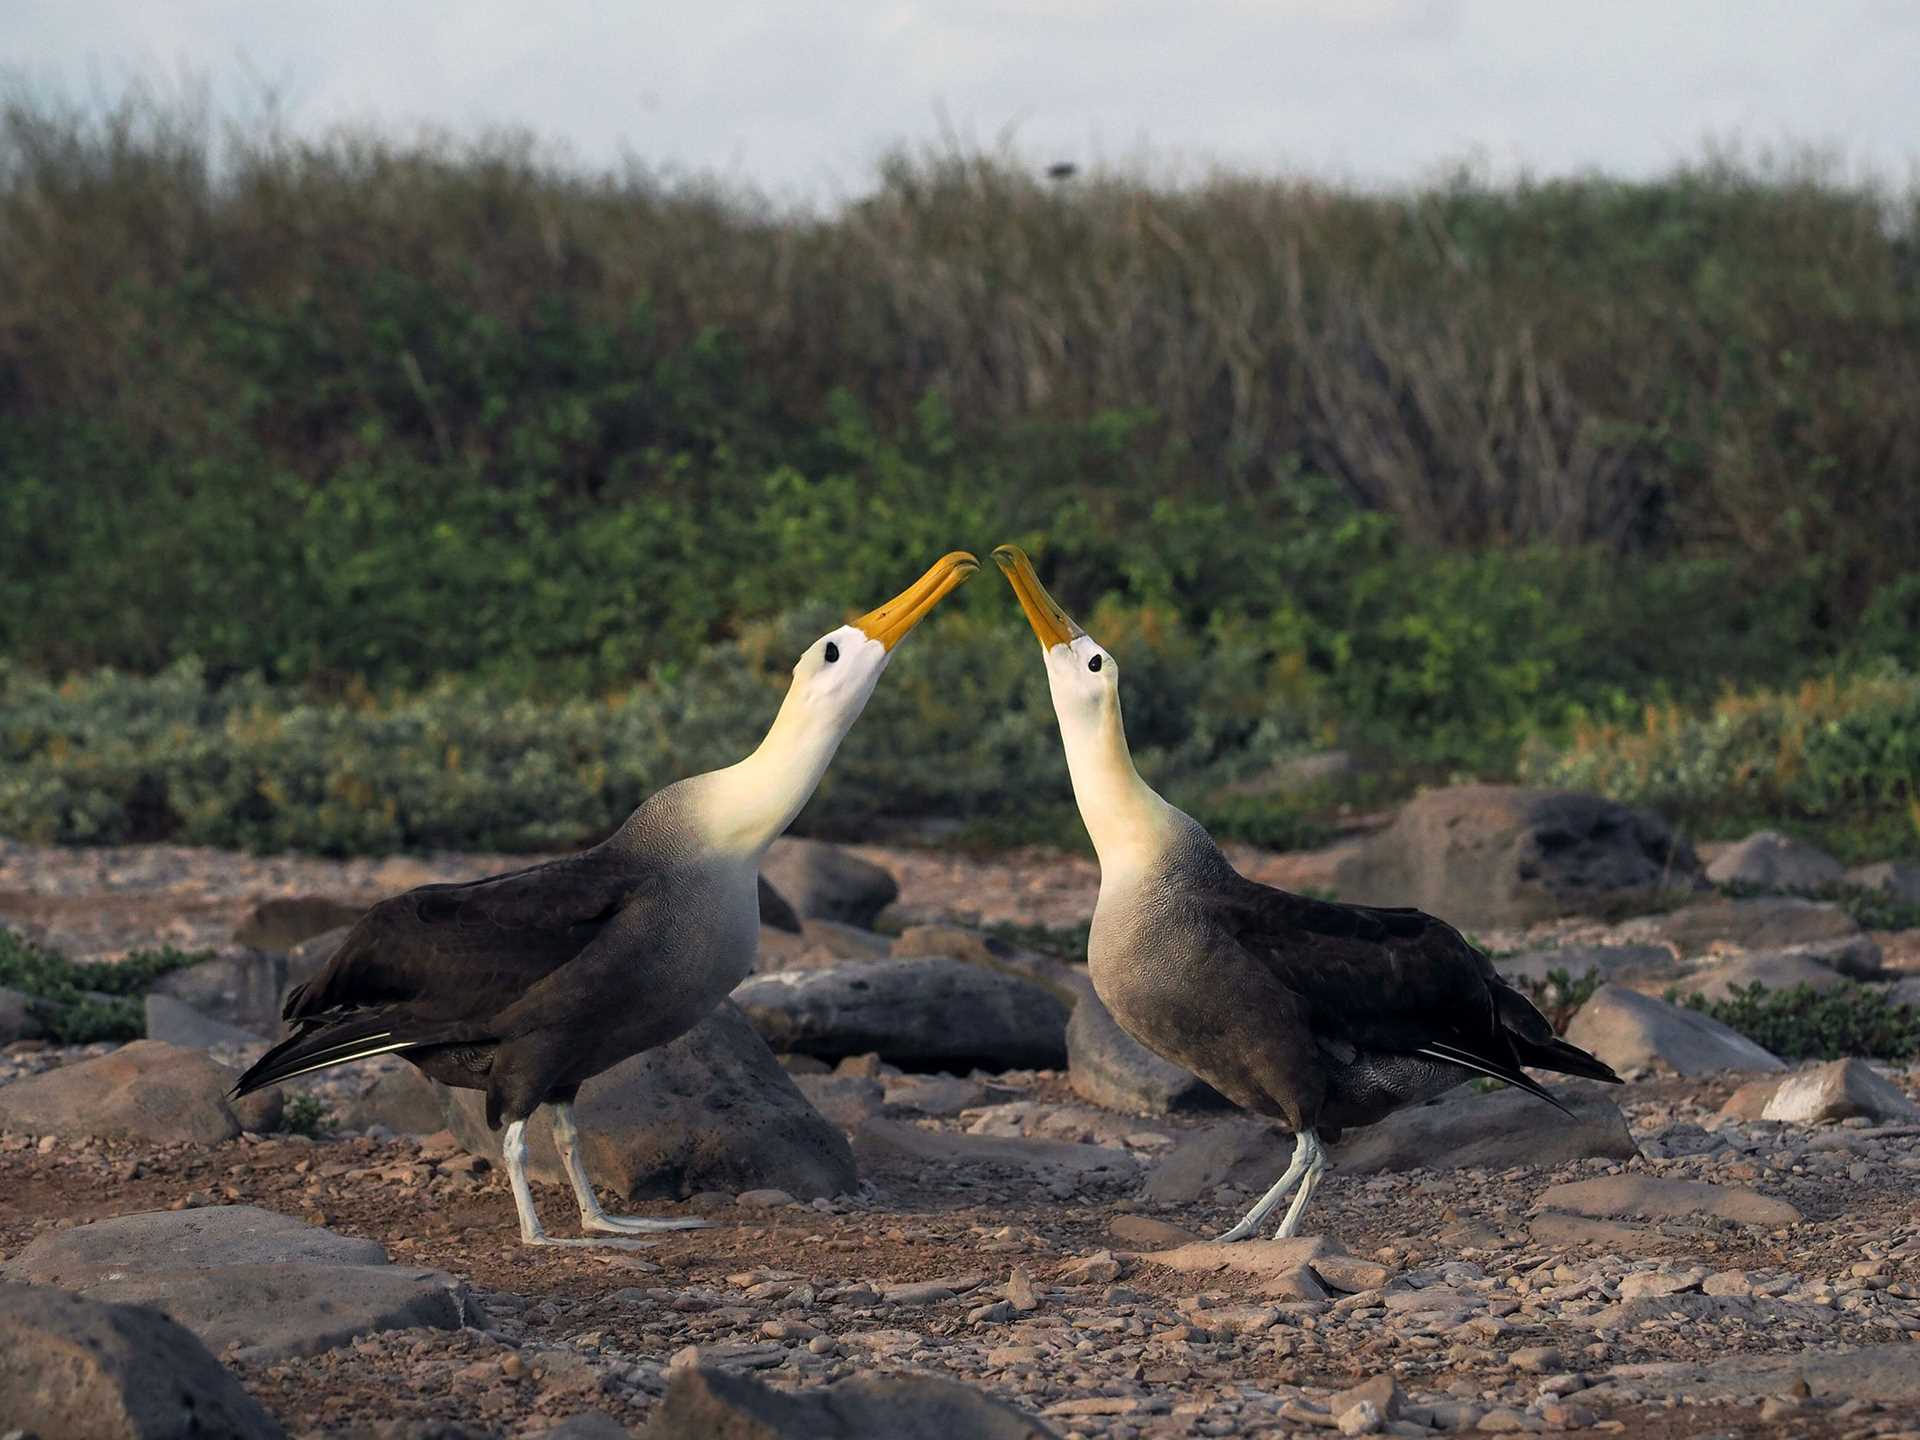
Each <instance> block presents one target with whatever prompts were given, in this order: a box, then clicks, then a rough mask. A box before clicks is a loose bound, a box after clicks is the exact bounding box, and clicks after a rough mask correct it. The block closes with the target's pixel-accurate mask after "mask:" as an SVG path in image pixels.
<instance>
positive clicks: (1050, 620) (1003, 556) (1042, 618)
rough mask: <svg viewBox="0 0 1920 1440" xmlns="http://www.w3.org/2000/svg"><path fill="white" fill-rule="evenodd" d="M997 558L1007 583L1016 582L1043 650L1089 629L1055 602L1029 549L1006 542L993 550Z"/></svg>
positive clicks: (1022, 605)
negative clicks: (1083, 626) (1028, 553)
mask: <svg viewBox="0 0 1920 1440" xmlns="http://www.w3.org/2000/svg"><path fill="white" fill-rule="evenodd" d="M993 559H994V563H995V564H997V565H998V566H999V567H1000V568H1001V569H1002V570H1004V571H1005V572H1006V576H1007V583H1008V584H1009V585H1011V586H1013V593H1014V594H1015V595H1016V596H1017V597H1018V598H1019V600H1020V608H1021V609H1022V610H1024V611H1026V612H1027V623H1028V624H1029V625H1031V626H1033V633H1034V634H1036V635H1038V636H1039V637H1040V648H1041V649H1042V650H1051V649H1052V648H1053V647H1054V646H1056V645H1065V644H1068V643H1070V642H1071V641H1074V640H1077V639H1079V638H1080V637H1081V636H1082V635H1084V634H1086V633H1087V632H1086V631H1084V630H1082V629H1081V628H1080V627H1079V626H1078V625H1076V624H1074V623H1073V617H1072V616H1070V615H1068V614H1067V612H1066V611H1064V610H1062V609H1061V608H1060V607H1059V606H1058V605H1057V604H1055V603H1054V599H1053V597H1052V596H1051V595H1049V594H1048V593H1047V587H1046V586H1044V585H1042V584H1041V583H1040V577H1039V576H1038V575H1036V574H1034V573H1033V561H1031V560H1029V559H1028V558H1027V552H1026V551H1024V550H1022V549H1021V548H1020V547H1019V546H1018V545H1002V546H1001V547H1000V548H999V549H997V550H995V551H994V552H993Z"/></svg>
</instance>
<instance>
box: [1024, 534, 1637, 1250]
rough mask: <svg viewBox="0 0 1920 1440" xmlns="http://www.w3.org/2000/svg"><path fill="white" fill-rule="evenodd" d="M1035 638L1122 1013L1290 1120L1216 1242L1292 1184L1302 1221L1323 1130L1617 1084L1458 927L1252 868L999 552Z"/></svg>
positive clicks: (1099, 970) (1037, 587)
mask: <svg viewBox="0 0 1920 1440" xmlns="http://www.w3.org/2000/svg"><path fill="white" fill-rule="evenodd" d="M993 558H994V560H995V561H996V562H997V563H998V564H999V566H1000V568H1001V569H1002V570H1003V571H1005V572H1006V576H1007V579H1008V581H1009V582H1010V583H1011V584H1012V586H1013V589H1014V593H1015V594H1016V595H1017V596H1018V597H1019V600H1020V606H1021V608H1022V609H1023V610H1025V611H1026V615H1027V620H1028V623H1030V624H1031V625H1032V626H1033V631H1034V634H1035V635H1037V636H1039V637H1040V648H1041V652H1042V654H1043V656H1044V658H1045V661H1046V669H1047V684H1048V688H1049V689H1050V690H1051V691H1052V694H1053V708H1054V714H1055V716H1056V717H1057V718H1058V720H1059V722H1060V739H1061V742H1062V744H1063V746H1064V748H1065V750H1066V754H1067V770H1068V773H1069V774H1070V776H1071V778H1072V781H1073V795H1074V800H1075V801H1076V803H1077V804H1078V805H1079V807H1080V817H1081V819H1082V821H1083V822H1084V823H1085V825H1086V827H1087V834H1088V835H1089V836H1090V837H1091V838H1092V840H1093V848H1094V850H1095V852H1096V853H1097V854H1098V856H1099V859H1100V898H1099V901H1098V902H1097V904H1096V905H1095V907H1094V912H1093V930H1092V934H1091V936H1090V937H1089V939H1088V942H1087V970H1088V975H1089V978H1090V979H1091V980H1092V981H1093V988H1094V992H1095V993H1096V994H1097V995H1099V997H1100V1000H1101V1002H1102V1003H1103V1004H1105V1005H1106V1007H1107V1008H1108V1009H1109V1010H1110V1011H1112V1012H1113V1018H1114V1019H1115V1020H1116V1021H1117V1022H1119V1025H1120V1027H1121V1028H1122V1029H1123V1030H1125V1031H1126V1032H1127V1033H1128V1034H1129V1035H1131V1036H1133V1038H1134V1039H1136V1040H1138V1041H1139V1042H1140V1043H1141V1044H1143V1045H1145V1046H1146V1047H1147V1048H1148V1049H1149V1050H1152V1051H1153V1052H1154V1053H1155V1054H1158V1055H1161V1056H1163V1057H1165V1058H1166V1059H1168V1060H1171V1061H1173V1062H1174V1063H1175V1064H1176V1065H1182V1066H1185V1067H1186V1068H1187V1069H1188V1070H1190V1071H1192V1072H1193V1073H1194V1074H1195V1075H1198V1076H1199V1077H1200V1078H1201V1079H1203V1080H1205V1081H1206V1082H1207V1083H1208V1084H1210V1085H1212V1086H1213V1088H1214V1089H1216V1090H1218V1091H1219V1092H1220V1093H1221V1094H1222V1095H1225V1096H1226V1097H1227V1098H1228V1099H1229V1100H1231V1101H1233V1102H1234V1103H1235V1104H1237V1105H1240V1106H1242V1107H1243V1108H1245V1109H1248V1110H1252V1111H1254V1112H1255V1113H1256V1114H1260V1115H1265V1116H1269V1117H1271V1118H1272V1119H1275V1120H1278V1121H1280V1122H1281V1123H1283V1124H1284V1125H1285V1126H1286V1127H1287V1129H1288V1130H1290V1131H1291V1132H1292V1133H1293V1135H1294V1151H1293V1161H1292V1163H1291V1164H1290V1165H1288V1166H1287V1169H1286V1173H1285V1174H1283V1175H1282V1176H1281V1177H1280V1179H1279V1180H1278V1182H1276V1183H1275V1185H1274V1186H1273V1188H1272V1189H1271V1190H1269V1191H1267V1193H1266V1194H1265V1195H1263V1196H1261V1197H1260V1199H1259V1201H1258V1202H1257V1203H1256V1204H1255V1205H1254V1207H1253V1208H1252V1209H1251V1210H1249V1211H1248V1212H1247V1213H1246V1215H1244V1216H1243V1217H1242V1218H1241V1220H1240V1222H1239V1223H1238V1224H1237V1225H1235V1226H1234V1227H1233V1228H1232V1229H1230V1230H1228V1231H1227V1232H1226V1233H1225V1234H1224V1235H1222V1236H1220V1239H1221V1240H1244V1239H1246V1238H1247V1237H1249V1236H1251V1235H1253V1234H1256V1233H1257V1232H1258V1231H1259V1229H1260V1226H1261V1225H1262V1224H1263V1223H1264V1222H1265V1221H1266V1218H1267V1216H1268V1215H1270V1214H1272V1213H1273V1211H1274V1210H1275V1209H1276V1208H1277V1207H1278V1206H1279V1204H1280V1202H1281V1201H1282V1200H1283V1199H1285V1198H1286V1196H1287V1193H1288V1192H1289V1191H1290V1190H1292V1189H1293V1188H1294V1186H1295V1185H1298V1186H1299V1192H1298V1194H1297V1195H1295V1197H1294V1200H1293V1204H1292V1205H1291V1206H1289V1207H1288V1210H1287V1213H1286V1216H1285V1218H1284V1219H1283V1220H1282V1221H1281V1223H1280V1227H1279V1230H1278V1231H1277V1232H1276V1233H1277V1234H1278V1235H1280V1236H1282V1237H1285V1236H1290V1235H1294V1234H1297V1233H1298V1232H1299V1228H1300V1220H1301V1217H1302V1216H1303V1215H1304V1214H1305V1213H1306V1208H1307V1204H1308V1201H1309V1200H1310V1199H1311V1197H1312V1195H1313V1191H1314V1187H1315V1186H1316V1185H1318V1184H1319V1181H1320V1176H1321V1173H1322V1172H1323V1171H1324V1170H1325V1169H1326V1165H1327V1158H1326V1152H1325V1149H1324V1147H1323V1146H1322V1144H1321V1141H1322V1138H1323V1137H1324V1138H1326V1139H1328V1140H1334V1139H1338V1138H1339V1132H1340V1131H1341V1130H1343V1129H1346V1128H1349V1127H1352V1126H1356V1125H1371V1124H1373V1123H1374V1122H1375V1121H1377V1120H1381V1119H1384V1118H1385V1117H1386V1116H1387V1115H1389V1114H1391V1113H1392V1112H1393V1111H1395V1110H1398V1109H1400V1108H1401V1107H1402V1106H1405V1105H1412V1104H1416V1103H1418V1102H1420V1101H1423V1100H1428V1099H1431V1098H1433V1097H1434V1096H1436V1095H1439V1094H1440V1093H1442V1092H1443V1091H1446V1090H1450V1089H1452V1088H1453V1087H1454V1086H1455V1085H1458V1084H1460V1083H1461V1082H1462V1081H1465V1080H1470V1079H1472V1078H1473V1077H1474V1076H1476V1075H1490V1076H1493V1077H1494V1078H1496V1079H1499V1080H1503V1081H1505V1082H1506V1083H1507V1084H1509V1085H1515V1086H1518V1087H1519V1088H1521V1089H1523V1090H1526V1091H1528V1092H1529V1093H1530V1094H1533V1095H1537V1096H1539V1097H1540V1098H1541V1099H1542V1100H1545V1101H1547V1102H1548V1103H1549V1104H1551V1105H1555V1106H1558V1107H1559V1108H1560V1109H1562V1110H1564V1109H1565V1108H1566V1107H1565V1106H1561V1105H1560V1103H1559V1101H1557V1100H1555V1099H1554V1098H1553V1097H1552V1096H1551V1095H1550V1094H1548V1092H1547V1091H1546V1090H1544V1089H1543V1088H1541V1086H1540V1085H1539V1084H1538V1083H1537V1082H1536V1081H1534V1080H1533V1079H1532V1078H1531V1077H1529V1076H1528V1075H1527V1074H1526V1072H1525V1071H1524V1070H1522V1069H1521V1066H1523V1065H1530V1066H1533V1067H1534V1068H1535V1069H1539V1070H1553V1071H1559V1072H1561V1073H1563V1074H1567V1075H1580V1076H1585V1077H1587V1078H1589V1079H1593V1080H1609V1081H1613V1082H1614V1083H1616V1084H1617V1083H1619V1078H1620V1077H1619V1076H1617V1075H1615V1074H1614V1073H1613V1071H1612V1070H1611V1069H1609V1068H1608V1067H1607V1066H1606V1065H1604V1064H1602V1063H1601V1062H1600V1061H1599V1060H1597V1059H1595V1058H1594V1057H1593V1056H1591V1055H1589V1054H1587V1052H1586V1051H1584V1050H1581V1049H1578V1048H1577V1047H1575V1046H1572V1045H1569V1044H1567V1043H1566V1042H1565V1041H1564V1040H1560V1039H1558V1038H1556V1037H1555V1035H1554V1033H1553V1028H1552V1026H1550V1025H1549V1024H1548V1023H1547V1021H1546V1018H1545V1017H1544V1016H1542V1015H1541V1014H1540V1012H1539V1011H1538V1010H1536V1009H1535V1008H1534V1007H1533V1005H1532V1004H1531V1003H1529V1002H1528V1000H1527V998H1526V997H1525V996H1524V995H1522V994H1521V993H1520V992H1519V991H1517V990H1515V989H1513V988H1512V987H1510V986H1509V985H1507V984H1506V982H1505V981H1503V980H1501V978H1500V977H1499V976H1498V975H1497V974H1495V973H1494V970H1493V967H1492V966H1491V965H1490V964H1488V963H1487V958H1486V957H1485V956H1484V955H1482V954H1481V953H1480V952H1479V951H1478V950H1476V949H1474V948H1473V946H1471V945H1469V944H1468V943H1467V942H1466V940H1465V939H1463V938H1462V937H1461V935H1460V932H1459V931H1457V930H1455V929H1454V928H1453V927H1452V926H1451V925H1448V924H1446V923H1445V922H1444V921H1440V920H1436V919H1434V918H1433V917H1432V916H1431V915H1426V914H1423V913H1421V912H1420V911H1418V910H1413V909H1380V908H1376V907H1373V906H1366V905H1341V904H1335V903H1332V902H1329V901H1324V900H1312V899H1308V898H1307V897H1305V896H1302V895H1290V894H1288V893H1287V892H1286V891H1284V890H1276V889H1274V888H1272V887H1271V886H1267V885H1261V884H1257V883H1256V882H1254V881H1252V880H1249V879H1247V878H1246V877H1245V876H1244V875H1241V874H1240V873H1239V872H1238V871H1237V870H1235V869H1234V868H1233V866H1232V865H1230V864H1228V863H1227V859H1226V857H1225V856H1224V855H1222V854H1221V853H1220V849H1219V847H1218V846H1217V845H1215V844H1214V843H1213V839H1212V837H1211V836H1209V835H1208V834H1207V832H1206V831H1205V830H1204V829H1202V828H1201V827H1200V825H1199V824H1198V823H1197V822H1196V821H1194V820H1193V819H1192V818H1191V817H1190V816H1188V815H1186V814H1184V813H1182V812H1181V811H1179V810H1177V809H1175V808H1174V807H1173V806H1171V805H1169V804H1168V803H1167V802H1166V801H1165V800H1163V799H1161V798H1160V796H1159V795H1157V794H1155V793H1154V791H1153V790H1152V789H1151V788H1149V787H1148V785H1147V783H1146V782H1145V781H1144V780H1142V779H1141V778H1140V776H1139V774H1138V772H1136V771H1135V770H1134V768H1133V757H1132V755H1131V754H1130V752H1129V751H1128V749H1127V737H1126V730H1125V728H1124V726H1123V725H1122V723H1121V718H1120V677H1119V667H1118V666H1117V665H1115V664H1114V661H1113V656H1112V655H1111V654H1109V653H1108V652H1107V651H1106V650H1104V649H1103V648H1101V646H1100V645H1099V643H1098V642H1097V641H1095V640H1094V638H1093V637H1092V636H1090V635H1088V634H1087V632H1086V631H1084V630H1082V629H1081V628H1080V627H1079V626H1078V625H1076V624H1074V622H1073V621H1072V620H1071V619H1069V618H1068V616H1067V613H1066V612H1065V611H1064V610H1062V609H1061V608H1060V607H1059V606H1058V605H1057V604H1055V603H1054V600H1053V597H1052V596H1050V595H1049V594H1047V592H1046V589H1045V587H1043V586H1042V585H1041V583H1040V580H1039V577H1038V576H1036V575H1035V574H1034V572H1033V564H1032V562H1031V561H1029V560H1028V559H1027V557H1026V555H1025V554H1024V553H1023V552H1021V551H1020V550H1019V549H1018V548H1016V547H1015V546H1012V545H1003V546H1001V547H1000V548H999V549H998V550H995V551H994V552H993Z"/></svg>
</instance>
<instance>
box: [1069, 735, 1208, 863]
mask: <svg viewBox="0 0 1920 1440" xmlns="http://www.w3.org/2000/svg"><path fill="white" fill-rule="evenodd" d="M1059 718H1060V739H1061V743H1062V744H1063V745H1064V747H1065V749H1066V752H1067V773H1068V774H1069V775H1071V776H1072V778H1073V798H1074V801H1075V803H1076V804H1078V805H1079V807H1080V819H1081V821H1082V822H1083V823H1084V824H1085V825H1086V827H1087V834H1088V836H1089V837H1090V838H1091V839H1092V840H1093V848H1094V850H1095V852H1096V853H1097V854H1098V855H1099V857H1100V875H1101V880H1102V883H1103V884H1104V883H1106V882H1107V881H1109V880H1111V879H1112V878H1113V877H1115V876H1116V875H1127V874H1132V873H1134V872H1136V871H1139V870H1143V869H1145V868H1146V867H1147V866H1149V865H1151V864H1152V863H1153V862H1154V861H1156V860H1158V859H1159V858H1160V857H1161V856H1162V855H1164V854H1165V853H1166V851H1167V849H1168V847H1169V846H1170V845H1172V844H1173V842H1174V841H1175V839H1176V838H1178V836H1179V834H1180V832H1181V830H1182V828H1183V827H1184V826H1185V825H1190V824H1191V823H1192V822H1191V821H1189V820H1187V818H1186V816H1184V815H1183V814H1181V812H1180V811H1178V810H1176V809H1174V807H1173V806H1171V805H1169V804H1168V803H1167V802H1166V801H1165V800H1162V799H1161V798H1160V797H1159V795H1157V794H1156V793H1155V792H1154V790H1153V788H1152V787H1151V786H1150V785H1148V784H1147V782H1146V781H1144V780H1142V779H1141V778H1140V772H1139V771H1137V770H1135V769H1134V768H1133V752H1132V751H1130V750H1129V749H1128V748H1127V733H1126V727H1125V726H1124V724H1123V723H1122V722H1121V718H1120V707H1119V704H1118V701H1117V699H1116V701H1115V703H1113V704H1112V705H1110V706H1105V707H1103V708H1101V709H1100V710H1099V711H1097V712H1092V713H1089V712H1084V711H1080V712H1076V713H1074V714H1071V715H1069V714H1065V713H1062V714H1061V715H1060V717H1059Z"/></svg>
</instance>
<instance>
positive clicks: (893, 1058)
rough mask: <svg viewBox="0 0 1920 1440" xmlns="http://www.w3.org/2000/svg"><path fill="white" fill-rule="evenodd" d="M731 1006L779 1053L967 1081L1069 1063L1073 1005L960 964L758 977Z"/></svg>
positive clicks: (917, 963)
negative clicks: (882, 1064) (866, 1059)
mask: <svg viewBox="0 0 1920 1440" xmlns="http://www.w3.org/2000/svg"><path fill="white" fill-rule="evenodd" d="M733 999H734V1003H735V1004H737V1005H739V1007H740V1008H741V1009H742V1010H743V1011H744V1012H746V1016H747V1018H748V1019H749V1020H750V1021H752V1022H753V1026H754V1028H755V1029H756V1030H758V1031H759V1032H760V1033H761V1035H763V1036H764V1037H766V1040H767V1043H768V1044H770V1045H772V1046H773V1047H774V1048H775V1049H778V1050H783V1051H789V1052H792V1053H795V1054H800V1055H813V1056H816V1057H818V1058H820V1059H822V1060H837V1059H840V1058H841V1057H843V1056H847V1055H865V1054H870V1053H871V1054H877V1055H879V1056H880V1058H881V1059H882V1060H884V1061H886V1062H888V1063H890V1064H894V1065H899V1066H902V1067H910V1068H913V1069H919V1070H950V1071H954V1072H956V1073H960V1074H965V1073H966V1072H967V1071H969V1070H972V1069H975V1068H979V1069H984V1070H1005V1069H1009V1068H1013V1067H1016V1066H1031V1067H1045V1066H1057V1065H1061V1064H1064V1063H1065V1062H1066V1058H1067V1006H1066V1004H1065V1002H1064V1001H1062V1000H1061V999H1060V998H1059V997H1058V996H1057V995H1055V994H1053V993H1052V992H1051V991H1049V990H1045V989H1042V988H1041V987H1040V986H1038V985H1035V984H1034V983H1033V982H1032V981H1030V980H1023V979H1020V978H1019V977H1017V976H1014V975H1005V974H1000V973H998V972H996V971H992V970H985V969H982V968H980V967H979V966H976V965H968V964H966V963H965V962H963V961H959V960H947V959H922V960H867V961H850V962H847V963H844V964H840V965H828V966H823V967H821V968H819V969H808V970H782V971H777V972H775V973H773V974H771V975H756V976H754V977H753V978H751V979H749V980H747V981H746V982H745V983H744V984H742V985H741V986H740V987H739V988H738V989H737V990H735V991H734V992H733Z"/></svg>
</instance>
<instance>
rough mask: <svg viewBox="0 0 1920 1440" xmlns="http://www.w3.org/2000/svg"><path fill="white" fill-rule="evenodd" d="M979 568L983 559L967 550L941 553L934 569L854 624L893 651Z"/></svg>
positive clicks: (870, 637) (871, 638) (866, 634)
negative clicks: (950, 592)
mask: <svg viewBox="0 0 1920 1440" xmlns="http://www.w3.org/2000/svg"><path fill="white" fill-rule="evenodd" d="M979 568H980V562H979V561H978V560H976V559H974V558H973V556H971V555H969V554H968V553H967V552H966V551H964V550H955V551H953V552H952V553H951V554H947V555H942V556H941V557H940V558H939V559H938V560H936V561H934V562H933V568H932V569H930V570H928V571H927V573H926V574H924V575H922V576H921V577H920V578H919V579H918V580H916V581H914V582H913V584H911V585H909V586H908V587H907V588H906V589H904V590H902V591H901V592H900V593H899V594H898V595H896V596H894V597H893V599H891V600H889V601H887V603H886V604H884V605H882V606H881V607H880V608H879V609H877V610H869V611H868V612H867V613H866V614H864V615H862V616H861V617H860V618H859V619H858V620H855V621H853V622H852V623H853V625H854V626H855V628H857V629H858V630H860V631H861V632H862V633H863V634H864V635H865V636H866V637H867V638H868V639H869V640H878V641H879V642H880V643H881V644H882V645H884V646H886V647H887V649H888V650H892V649H893V647H894V646H896V645H898V644H899V643H900V642H901V641H902V640H904V639H906V638H907V632H908V631H910V630H911V629H913V627H914V626H916V625H918V624H919V623H920V622H921V621H922V620H924V619H926V618H927V613H928V612H929V611H930V610H932V609H933V607H934V606H936V605H938V604H939V603H940V602H941V601H942V600H944V599H945V598H946V596H947V593H948V592H949V591H952V590H957V589H958V588H959V587H960V586H962V585H964V584H966V582H967V581H968V580H969V579H971V578H972V576H973V572H974V571H976V570H978V569H979Z"/></svg>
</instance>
